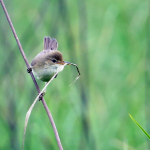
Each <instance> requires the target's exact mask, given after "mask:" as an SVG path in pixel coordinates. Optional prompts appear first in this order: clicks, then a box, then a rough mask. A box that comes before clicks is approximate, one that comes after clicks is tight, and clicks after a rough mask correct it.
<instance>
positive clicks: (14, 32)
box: [0, 0, 63, 150]
mask: <svg viewBox="0 0 150 150" xmlns="http://www.w3.org/2000/svg"><path fill="white" fill-rule="evenodd" d="M0 3H1V5H2V8H3V10H4V12H5V15H6V18H7V21H8V23H9V25H10V27H11V30H12V32H13V35H14V37H15V39H16V42H17V44H18V47H19V50H20V52H21V54H22V57H23V59H24V61H25V63H26V66H27V68H29V67H30V65H29V63H28V60H27V58H26V55H25V53H24V51H23V49H22V46H21V43H20V41H19V39H18V37H17V34H16V31H15V29H14V27H13V24H12V21H11V19H10V17H9V14H8V12H7V9H6V7H5V4H4V2H3V0H0ZM30 75H31V78H32V80H33V82H34V84H35V87H36V89H37V91H38V93H40V88H39V86H38V84H37V82H36V80H35V78H34V75H33V73H32V71H31V72H30ZM42 103H43V106H44V108H45V110H46V112H47V115H48V118H49V120H50V122H51V124H52V127H53V130H54V133H55V137H56V140H57V144H58V147H59V150H63V147H62V145H61V141H60V138H59V135H58V131H57V128H56V126H55V123H54V120H53V117H52V115H51V112H50V111H49V109H48V106H47V104H46V102H45V100H44V98H42Z"/></svg>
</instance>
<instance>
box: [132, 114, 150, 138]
mask: <svg viewBox="0 0 150 150" xmlns="http://www.w3.org/2000/svg"><path fill="white" fill-rule="evenodd" d="M129 116H130V118H131V119H132V120H133V121H134V123H135V124H136V125H137V126H138V127H139V128H140V129H141V130H142V131H143V132H144V133H145V135H146V136H147V137H148V139H149V140H150V135H149V134H148V133H147V132H146V131H145V130H144V129H143V128H142V127H141V125H140V124H139V123H138V122H137V121H136V120H135V119H134V118H133V117H132V116H131V115H130V114H129Z"/></svg>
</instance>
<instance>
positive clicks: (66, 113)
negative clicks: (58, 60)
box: [0, 0, 150, 150]
mask: <svg viewBox="0 0 150 150" xmlns="http://www.w3.org/2000/svg"><path fill="white" fill-rule="evenodd" d="M4 3H5V5H6V7H7V10H8V13H9V15H10V17H11V20H12V22H13V24H14V27H15V30H16V32H17V35H18V37H19V39H20V42H21V44H22V47H23V49H24V52H25V54H26V56H27V58H28V61H29V62H30V63H31V61H32V59H33V58H34V57H35V56H36V55H37V53H39V52H40V51H41V50H43V37H44V36H51V37H53V38H56V39H57V40H58V43H59V46H58V49H59V50H60V51H61V52H62V53H63V57H64V60H65V61H69V62H72V63H76V64H77V65H78V67H79V69H80V72H81V77H80V78H79V80H77V81H76V82H75V83H74V84H73V85H72V86H69V85H70V83H72V82H73V81H74V79H75V77H76V76H77V72H76V68H75V67H73V66H66V67H65V69H64V70H63V71H62V72H61V73H59V75H58V77H57V78H56V79H54V80H53V81H52V83H51V84H50V85H49V87H48V88H47V91H46V92H47V93H46V95H45V100H46V102H47V104H48V106H49V109H50V111H51V113H52V115H53V119H54V121H55V124H56V126H57V129H58V132H59V135H60V139H61V142H62V145H63V148H64V150H146V149H150V144H149V140H148V139H147V137H146V136H145V134H143V132H141V131H140V129H139V128H137V126H136V125H135V124H134V123H133V121H132V120H131V118H130V117H129V115H128V114H129V113H130V114H132V116H134V118H135V119H136V120H137V121H138V122H139V124H140V125H141V126H142V127H143V128H144V129H145V130H146V131H147V132H148V133H150V126H149V124H150V94H149V93H150V81H149V80H150V73H149V72H150V71H149V70H150V69H149V68H150V45H149V42H148V40H149V38H148V36H149V30H148V29H149V24H148V23H149V20H148V19H149V16H148V9H149V2H148V0H142V1H140V0H136V1H133V0H132V1H129V0H128V1H119V0H116V1H110V0H108V1H100V0H93V1H91V0H86V1H85V0H83V1H72V0H66V1H64V0H52V1H49V0H36V1H31V0H24V1H19V0H15V1H7V0H5V1H4ZM0 20H1V21H0V61H1V62H0V68H1V71H0V77H1V86H0V91H1V93H0V136H1V138H0V149H2V150H20V149H21V146H22V140H23V130H24V122H25V116H26V112H27V110H28V109H29V107H30V105H31V104H32V102H33V101H34V99H35V98H36V96H37V91H36V89H35V86H34V84H33V81H32V79H31V77H30V75H29V74H28V73H27V71H26V69H27V68H26V65H25V63H24V60H23V58H22V57H21V54H20V52H19V48H18V46H17V44H16V41H15V39H14V37H13V34H12V32H11V29H10V27H9V24H8V22H7V20H6V17H5V15H4V12H3V10H2V7H1V6H0ZM38 84H39V86H40V88H41V89H42V88H43V87H44V85H45V84H44V83H43V82H41V81H38ZM35 149H36V150H42V149H44V150H48V149H49V150H57V149H58V146H57V142H56V139H55V135H54V132H53V130H52V127H51V124H50V122H49V119H48V117H47V114H46V112H45V110H44V108H43V105H42V103H41V102H37V104H36V105H35V107H34V109H33V112H32V114H31V117H30V120H29V123H28V127H27V132H26V139H25V150H35Z"/></svg>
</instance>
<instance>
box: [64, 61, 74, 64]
mask: <svg viewBox="0 0 150 150" xmlns="http://www.w3.org/2000/svg"><path fill="white" fill-rule="evenodd" d="M64 64H67V65H71V64H72V63H70V62H67V61H64Z"/></svg>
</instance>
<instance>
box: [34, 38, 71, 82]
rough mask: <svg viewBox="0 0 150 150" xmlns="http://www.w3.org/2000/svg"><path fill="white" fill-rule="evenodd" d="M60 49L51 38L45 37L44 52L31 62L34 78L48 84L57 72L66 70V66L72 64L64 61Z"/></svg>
mask: <svg viewBox="0 0 150 150" xmlns="http://www.w3.org/2000/svg"><path fill="white" fill-rule="evenodd" d="M57 49H58V42H57V40H56V39H54V38H52V39H51V38H50V37H49V36H47V37H44V50H43V51H41V52H40V53H39V54H38V55H37V56H36V57H35V58H34V59H33V61H32V62H31V70H32V71H33V74H34V76H35V77H36V78H37V79H39V80H41V81H43V82H48V81H49V80H50V79H51V78H52V77H53V75H54V74H55V73H56V72H58V71H59V72H60V71H62V70H63V69H64V64H65V63H66V64H67V65H70V64H71V63H69V62H66V61H64V60H63V55H62V53H61V52H60V51H58V50H57Z"/></svg>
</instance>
